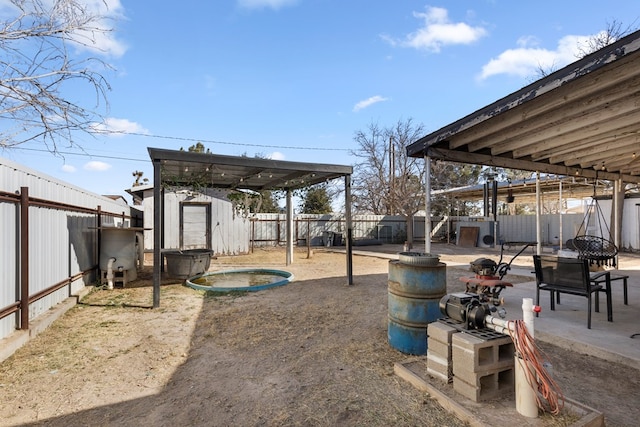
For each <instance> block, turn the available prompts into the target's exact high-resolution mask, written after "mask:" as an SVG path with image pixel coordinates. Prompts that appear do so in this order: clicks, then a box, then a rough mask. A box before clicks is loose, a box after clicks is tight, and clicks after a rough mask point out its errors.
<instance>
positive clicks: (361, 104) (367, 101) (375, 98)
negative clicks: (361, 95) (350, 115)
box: [353, 95, 389, 112]
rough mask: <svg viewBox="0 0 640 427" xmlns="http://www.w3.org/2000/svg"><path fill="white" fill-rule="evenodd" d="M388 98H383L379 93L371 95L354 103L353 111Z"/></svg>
mask: <svg viewBox="0 0 640 427" xmlns="http://www.w3.org/2000/svg"><path fill="white" fill-rule="evenodd" d="M388 100H389V98H384V97H382V96H380V95H376V96H372V97H371V98H367V99H365V100H363V101H360V102H358V103H357V104H356V105H354V106H353V111H354V112H358V111H360V110H363V109H365V108H367V107H370V106H372V105H373V104H376V103H378V102H383V101H388Z"/></svg>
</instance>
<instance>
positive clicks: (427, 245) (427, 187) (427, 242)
mask: <svg viewBox="0 0 640 427" xmlns="http://www.w3.org/2000/svg"><path fill="white" fill-rule="evenodd" d="M424 166H425V171H424V252H425V253H427V254H430V253H431V157H429V156H426V155H425V156H424Z"/></svg>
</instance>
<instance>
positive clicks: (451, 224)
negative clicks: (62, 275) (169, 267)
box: [251, 214, 583, 247]
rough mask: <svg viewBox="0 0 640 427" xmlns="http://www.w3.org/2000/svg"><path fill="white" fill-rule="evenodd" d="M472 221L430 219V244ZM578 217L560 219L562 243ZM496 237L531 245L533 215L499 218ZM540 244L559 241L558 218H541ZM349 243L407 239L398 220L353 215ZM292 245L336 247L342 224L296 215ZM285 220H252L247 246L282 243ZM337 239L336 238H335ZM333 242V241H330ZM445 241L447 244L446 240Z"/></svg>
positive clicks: (337, 219) (419, 233)
mask: <svg viewBox="0 0 640 427" xmlns="http://www.w3.org/2000/svg"><path fill="white" fill-rule="evenodd" d="M471 220H473V218H469V217H444V218H433V219H432V221H431V229H432V230H433V231H434V232H433V240H434V241H451V242H452V243H455V241H456V240H455V230H456V227H457V224H458V223H466V222H469V221H471ZM412 221H413V236H414V241H417V242H419V241H424V237H425V227H424V226H425V222H424V221H425V218H424V217H419V216H416V217H414V218H413V219H412ZM582 221H583V216H582V214H566V215H563V216H562V230H563V233H562V236H563V240H565V241H566V240H567V239H570V238H573V236H575V234H576V232H577V230H578V228H579V226H580V223H581V222H582ZM498 222H499V224H500V225H499V236H500V240H501V241H508V242H533V241H536V217H535V215H499V216H498ZM541 223H542V224H543V226H542V227H543V228H542V240H543V243H545V244H547V243H550V242H552V241H554V240H555V239H556V238H560V235H561V234H560V217H559V215H542V217H541ZM352 224H353V239H354V241H355V243H356V244H358V242H365V243H366V242H367V241H371V242H375V243H395V244H401V243H404V242H405V240H406V238H407V223H406V220H405V218H404V217H402V216H390V215H354V216H353V219H352ZM293 225H294V235H293V239H294V242H297V244H298V245H306V243H307V239H310V241H311V246H325V245H327V244H328V243H329V241H330V243H329V244H338V243H339V241H340V237H341V236H342V237H344V236H345V234H346V224H345V220H344V217H343V216H340V215H296V216H295V217H294V220H293ZM285 233H286V216H285V215H282V214H257V215H256V216H255V217H254V218H252V224H251V245H252V247H254V246H275V245H282V244H285V242H286V236H285ZM336 236H337V238H336ZM334 239H335V240H334ZM448 239H449V240H448Z"/></svg>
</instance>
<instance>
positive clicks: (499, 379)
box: [453, 368, 515, 402]
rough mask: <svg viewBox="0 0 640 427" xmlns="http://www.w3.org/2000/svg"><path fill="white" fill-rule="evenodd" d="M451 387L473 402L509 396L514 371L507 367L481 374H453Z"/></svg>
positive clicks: (511, 392)
mask: <svg viewBox="0 0 640 427" xmlns="http://www.w3.org/2000/svg"><path fill="white" fill-rule="evenodd" d="M453 389H454V390H455V391H456V392H458V393H460V394H461V395H463V396H465V397H466V398H468V399H470V400H473V401H474V402H481V401H485V400H490V399H494V398H498V397H505V396H509V395H511V394H513V393H514V390H515V371H514V369H513V368H509V369H502V370H495V371H492V372H485V373H483V374H482V375H480V374H476V375H472V376H466V377H465V376H458V375H454V376H453Z"/></svg>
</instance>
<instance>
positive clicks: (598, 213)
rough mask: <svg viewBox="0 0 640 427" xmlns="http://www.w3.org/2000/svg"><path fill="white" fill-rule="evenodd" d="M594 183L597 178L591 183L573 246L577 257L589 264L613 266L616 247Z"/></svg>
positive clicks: (614, 264) (616, 252)
mask: <svg viewBox="0 0 640 427" xmlns="http://www.w3.org/2000/svg"><path fill="white" fill-rule="evenodd" d="M596 183H597V178H596V180H595V181H594V184H593V197H592V198H591V203H590V204H589V206H588V207H587V211H586V213H585V216H584V219H583V221H582V223H581V224H580V228H579V229H578V232H577V233H576V236H575V237H574V238H573V246H574V247H575V248H576V250H577V251H578V257H579V258H582V259H587V260H589V264H591V265H593V264H596V265H597V266H612V267H615V266H616V256H617V255H618V247H617V246H616V245H615V243H614V242H613V241H612V238H611V237H612V236H611V231H610V229H609V226H608V225H607V223H606V221H605V219H604V215H603V213H602V209H601V208H600V204H599V203H598V199H597V197H596Z"/></svg>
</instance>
